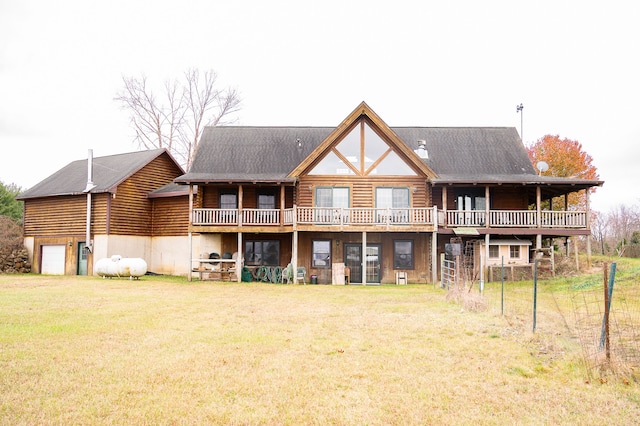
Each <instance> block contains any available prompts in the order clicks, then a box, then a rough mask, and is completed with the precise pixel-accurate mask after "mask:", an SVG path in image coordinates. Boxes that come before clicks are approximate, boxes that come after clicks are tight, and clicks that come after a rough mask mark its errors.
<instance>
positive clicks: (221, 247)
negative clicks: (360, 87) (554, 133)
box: [175, 102, 603, 284]
mask: <svg viewBox="0 0 640 426" xmlns="http://www.w3.org/2000/svg"><path fill="white" fill-rule="evenodd" d="M175 182H176V183H178V184H183V185H187V186H188V187H189V218H190V223H189V230H188V232H189V235H188V236H189V240H190V241H191V243H190V253H189V258H188V259H189V260H190V261H191V265H190V268H189V274H191V271H192V269H193V268H195V266H197V265H198V259H197V258H198V257H200V258H202V257H206V256H207V254H208V253H211V252H216V253H227V254H231V253H234V254H235V255H236V256H234V258H235V259H237V261H236V268H240V267H241V265H242V264H244V266H246V267H249V268H252V267H258V266H260V265H268V266H278V265H280V266H284V265H287V264H289V263H291V264H292V265H293V268H294V270H295V269H296V268H297V267H304V268H305V270H306V273H307V277H308V276H311V275H313V276H315V277H317V280H318V283H331V282H332V281H335V274H334V273H333V266H334V265H336V264H338V265H339V264H344V265H346V266H348V267H349V269H350V282H351V283H361V284H376V283H392V282H394V281H397V277H398V273H402V274H403V276H405V277H407V279H408V281H409V282H420V281H424V282H429V281H432V282H435V281H437V280H438V268H439V266H438V265H439V257H440V254H442V253H444V252H445V249H446V245H447V244H449V243H450V242H451V241H452V239H454V238H455V239H458V240H459V241H462V242H463V243H465V242H471V241H474V242H477V241H478V240H480V241H483V242H484V247H486V250H487V251H488V250H489V247H492V246H494V245H496V244H495V243H491V241H493V240H498V239H501V238H502V239H505V240H509V239H524V240H528V241H531V245H532V246H533V247H535V248H536V249H540V248H541V247H542V244H543V241H544V240H547V239H550V238H558V237H564V238H568V237H571V236H581V235H589V234H590V228H589V210H588V203H587V210H586V211H569V210H568V209H567V208H566V205H565V208H564V209H562V208H561V209H560V210H543V209H542V207H541V206H542V201H543V200H547V199H549V200H550V199H554V198H555V199H557V197H561V196H565V204H566V195H567V194H569V193H572V192H577V191H585V192H586V194H587V200H588V194H589V191H590V189H591V188H593V187H595V186H601V185H602V183H603V182H601V181H588V180H581V179H569V178H554V177H546V176H539V175H538V174H537V173H536V171H535V169H534V168H533V166H532V165H531V162H530V160H529V158H528V156H527V153H526V150H525V148H524V146H523V144H522V141H521V140H520V137H519V136H518V134H517V131H516V130H515V129H514V128H426V127H398V128H391V127H389V126H388V125H387V124H386V123H385V122H384V121H383V120H382V119H381V118H380V117H379V116H378V115H377V114H376V113H375V112H374V111H373V110H372V109H371V108H370V107H369V106H368V105H367V104H366V103H364V102H363V103H361V104H360V105H358V107H356V109H355V110H354V111H353V112H352V113H351V114H349V115H348V116H347V117H346V118H345V120H344V121H343V122H342V123H341V124H340V125H339V126H337V127H335V128H332V127H235V126H234V127H209V128H206V129H205V132H204V133H203V136H202V139H201V141H200V144H199V147H198V150H197V152H196V156H195V158H194V161H193V165H192V168H191V170H190V171H189V172H188V173H186V174H185V175H183V176H180V177H178V178H177V179H176V180H175ZM556 207H557V206H556ZM194 241H196V242H195V243H194ZM485 258H489V253H486V256H485ZM190 277H191V275H190ZM237 279H238V280H239V279H240V277H239V276H238V277H237Z"/></svg>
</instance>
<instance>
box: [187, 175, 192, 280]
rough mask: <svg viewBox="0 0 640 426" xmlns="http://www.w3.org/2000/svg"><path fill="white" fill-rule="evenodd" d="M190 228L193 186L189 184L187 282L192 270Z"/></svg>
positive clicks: (190, 277)
mask: <svg viewBox="0 0 640 426" xmlns="http://www.w3.org/2000/svg"><path fill="white" fill-rule="evenodd" d="M191 226H193V185H192V184H191V183H190V184H189V236H188V238H187V239H188V240H189V253H188V255H189V263H188V265H189V268H188V269H187V271H188V272H187V281H191V279H192V273H191V272H192V270H193V262H192V261H191V259H193V233H192V232H191Z"/></svg>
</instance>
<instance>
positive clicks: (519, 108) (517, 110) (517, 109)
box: [516, 103, 524, 142]
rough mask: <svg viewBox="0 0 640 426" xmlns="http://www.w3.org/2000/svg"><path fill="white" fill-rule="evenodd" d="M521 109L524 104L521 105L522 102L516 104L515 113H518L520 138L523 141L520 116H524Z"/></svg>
mask: <svg viewBox="0 0 640 426" xmlns="http://www.w3.org/2000/svg"><path fill="white" fill-rule="evenodd" d="M523 109H524V105H522V103H520V105H516V114H517V113H520V139H522V142H524V135H523V134H522V121H523V120H522V118H523V117H524V112H523V111H522V110H523Z"/></svg>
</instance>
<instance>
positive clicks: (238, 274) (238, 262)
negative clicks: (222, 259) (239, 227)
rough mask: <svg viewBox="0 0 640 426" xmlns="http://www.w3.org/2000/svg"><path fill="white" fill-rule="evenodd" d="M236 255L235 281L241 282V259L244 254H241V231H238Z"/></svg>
mask: <svg viewBox="0 0 640 426" xmlns="http://www.w3.org/2000/svg"><path fill="white" fill-rule="evenodd" d="M237 253H238V257H236V281H237V282H242V259H243V258H244V254H242V232H238V250H237Z"/></svg>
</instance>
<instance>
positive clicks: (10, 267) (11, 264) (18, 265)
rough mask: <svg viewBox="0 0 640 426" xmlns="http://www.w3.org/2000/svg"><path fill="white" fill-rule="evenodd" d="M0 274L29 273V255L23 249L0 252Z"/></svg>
mask: <svg viewBox="0 0 640 426" xmlns="http://www.w3.org/2000/svg"><path fill="white" fill-rule="evenodd" d="M0 272H2V273H6V274H23V273H27V272H31V263H29V254H28V253H27V250H26V249H24V248H20V249H13V250H6V249H5V250H0Z"/></svg>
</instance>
